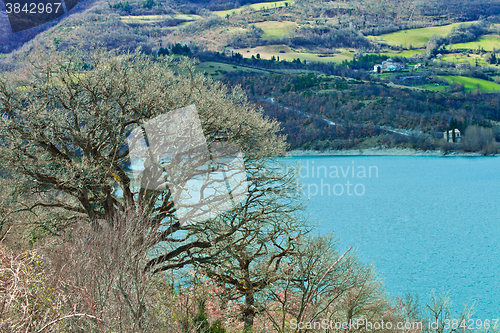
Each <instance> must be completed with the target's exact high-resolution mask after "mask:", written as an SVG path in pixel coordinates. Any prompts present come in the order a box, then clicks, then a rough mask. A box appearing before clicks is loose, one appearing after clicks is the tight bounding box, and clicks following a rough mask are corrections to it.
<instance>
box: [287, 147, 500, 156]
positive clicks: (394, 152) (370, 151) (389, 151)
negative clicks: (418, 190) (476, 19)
mask: <svg viewBox="0 0 500 333" xmlns="http://www.w3.org/2000/svg"><path fill="white" fill-rule="evenodd" d="M287 156H457V157H475V156H483V154H482V152H475V153H465V152H454V151H452V152H448V153H446V154H444V153H443V152H442V151H441V150H415V149H411V148H367V149H347V150H324V151H318V150H292V151H289V152H287ZM488 156H500V154H492V155H488Z"/></svg>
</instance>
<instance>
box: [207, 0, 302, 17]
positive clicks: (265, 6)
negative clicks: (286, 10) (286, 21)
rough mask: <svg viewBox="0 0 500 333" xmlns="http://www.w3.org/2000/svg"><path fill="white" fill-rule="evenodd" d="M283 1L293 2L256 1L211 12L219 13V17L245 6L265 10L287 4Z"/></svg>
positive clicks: (290, 1) (233, 12)
mask: <svg viewBox="0 0 500 333" xmlns="http://www.w3.org/2000/svg"><path fill="white" fill-rule="evenodd" d="M285 3H288V4H291V3H293V0H285V1H274V2H258V3H254V4H251V5H248V6H243V7H240V8H235V9H228V10H219V11H215V12H213V13H214V14H217V15H219V16H220V17H226V15H227V14H229V15H233V14H238V13H239V12H241V11H242V10H244V9H245V8H252V9H253V10H265V9H271V8H278V7H285V6H287V5H286V4H285Z"/></svg>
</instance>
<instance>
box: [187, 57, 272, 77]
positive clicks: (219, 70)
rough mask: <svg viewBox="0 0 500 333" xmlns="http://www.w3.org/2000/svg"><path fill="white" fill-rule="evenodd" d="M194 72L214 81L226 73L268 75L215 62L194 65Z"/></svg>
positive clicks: (255, 70)
mask: <svg viewBox="0 0 500 333" xmlns="http://www.w3.org/2000/svg"><path fill="white" fill-rule="evenodd" d="M196 70H198V71H200V72H202V73H207V74H208V75H210V76H212V77H214V78H216V79H217V78H219V76H220V75H221V74H224V73H226V72H245V73H261V74H264V73H269V72H267V71H264V70H260V69H254V68H249V67H244V66H236V65H231V64H225V63H222V62H215V61H206V62H201V63H199V64H198V65H196Z"/></svg>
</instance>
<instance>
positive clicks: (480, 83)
mask: <svg viewBox="0 0 500 333" xmlns="http://www.w3.org/2000/svg"><path fill="white" fill-rule="evenodd" d="M438 77H439V78H441V79H445V80H446V81H448V82H449V83H457V84H463V85H464V86H465V90H467V91H476V90H478V89H479V90H480V91H483V92H498V91H500V84H498V83H495V82H491V81H486V80H483V79H477V78H473V77H467V76H458V75H457V76H451V75H446V76H438Z"/></svg>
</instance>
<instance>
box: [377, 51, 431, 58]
mask: <svg viewBox="0 0 500 333" xmlns="http://www.w3.org/2000/svg"><path fill="white" fill-rule="evenodd" d="M424 53H425V50H405V51H401V52H380V53H375V54H379V55H385V56H388V57H405V58H410V57H413V56H414V55H419V54H424Z"/></svg>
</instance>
